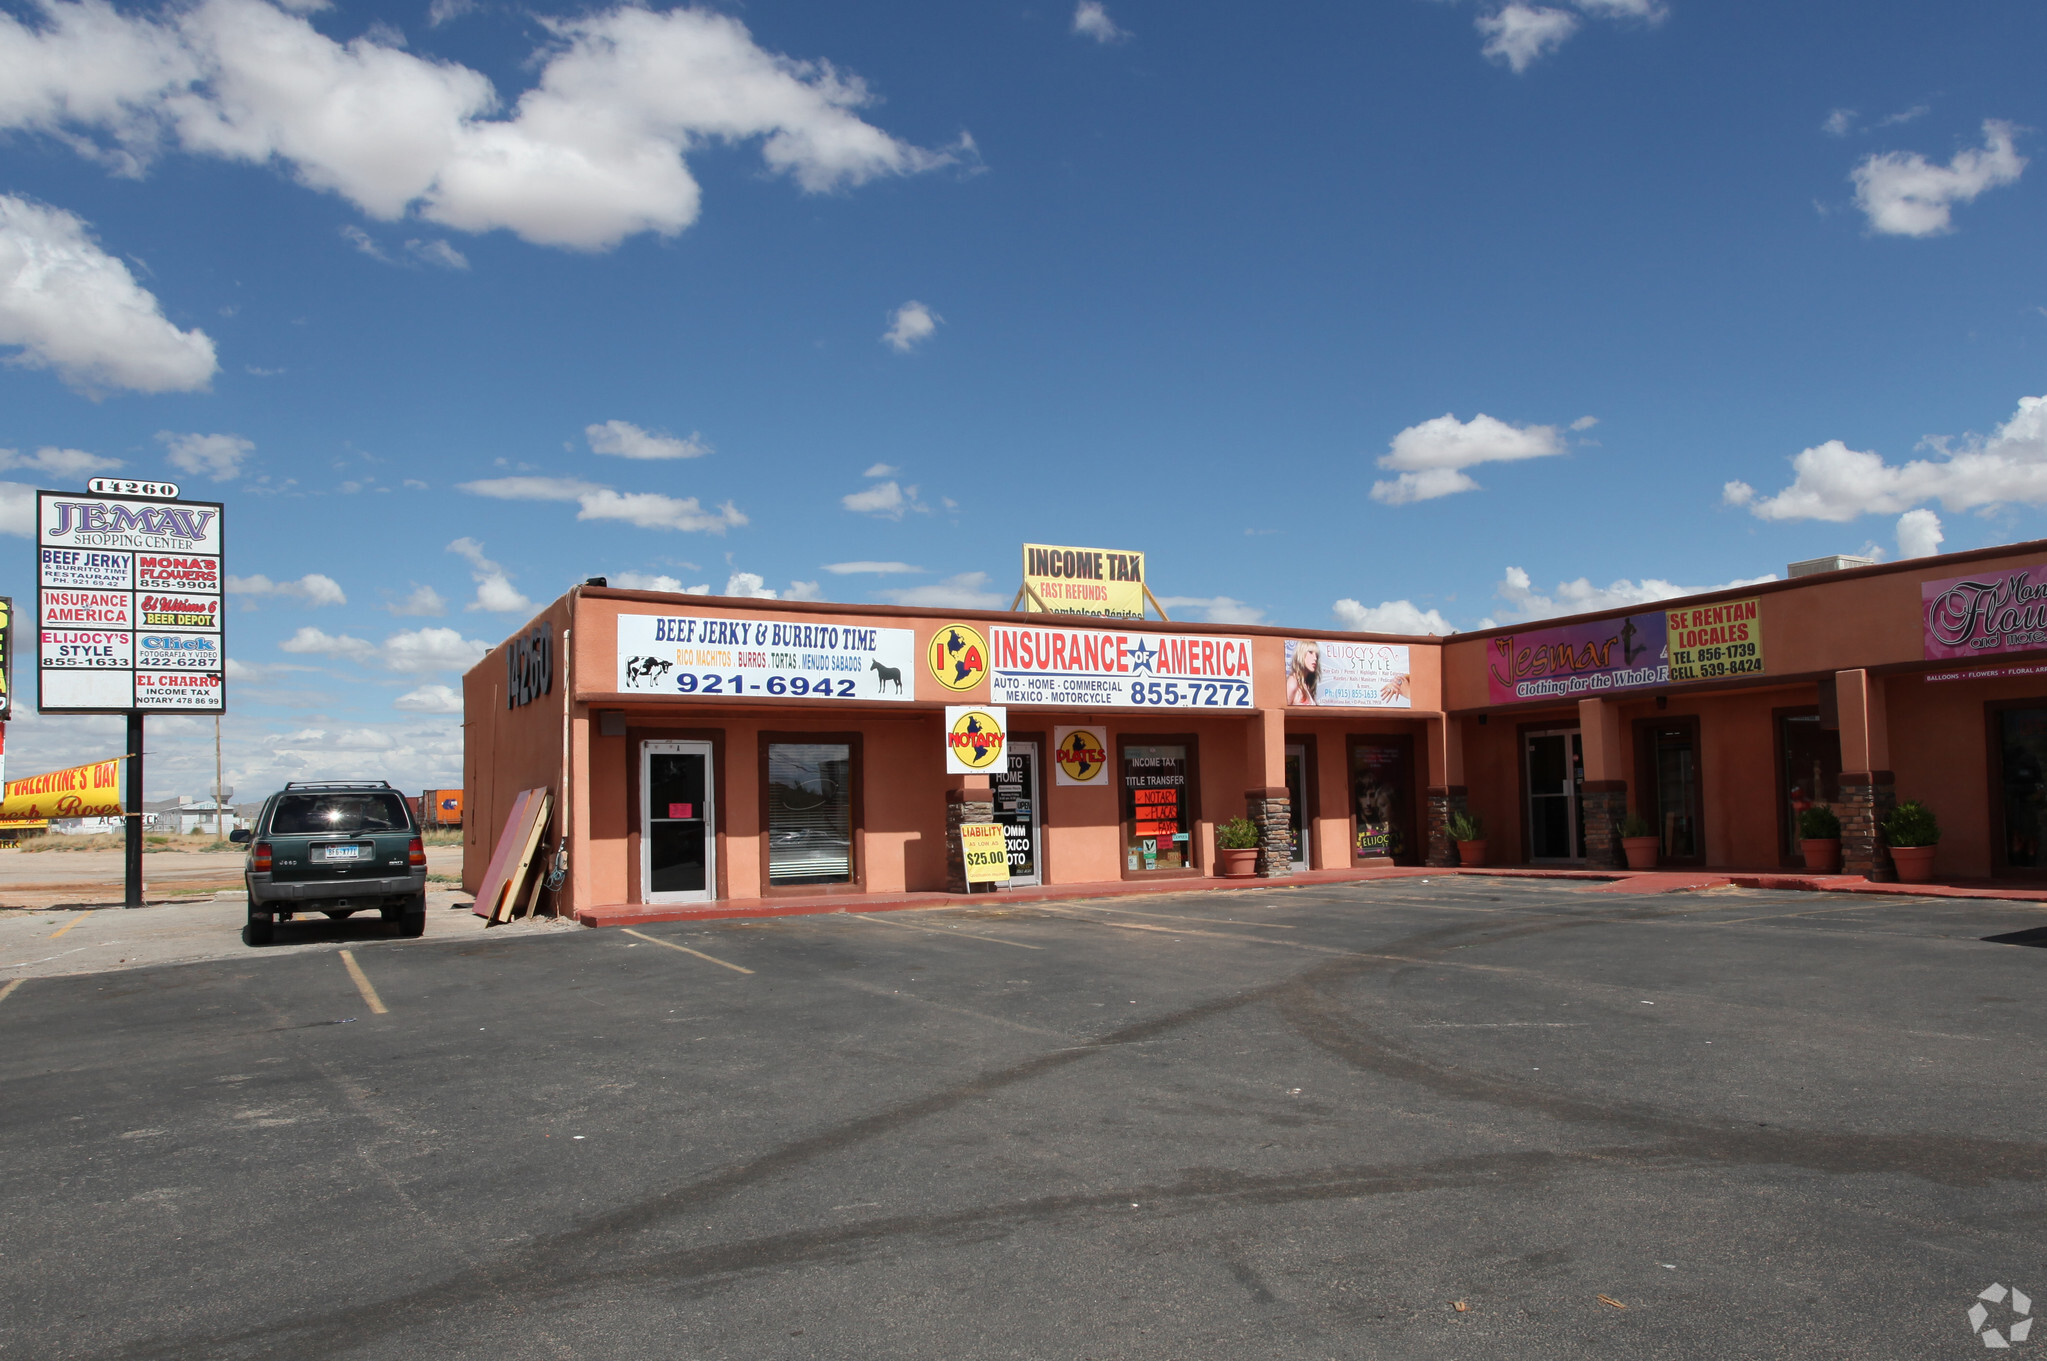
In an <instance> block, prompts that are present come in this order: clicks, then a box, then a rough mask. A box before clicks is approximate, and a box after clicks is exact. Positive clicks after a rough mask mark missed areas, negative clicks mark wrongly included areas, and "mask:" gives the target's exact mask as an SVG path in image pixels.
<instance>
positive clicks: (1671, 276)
mask: <svg viewBox="0 0 2047 1361" xmlns="http://www.w3.org/2000/svg"><path fill="white" fill-rule="evenodd" d="M0 17H4V22H0V354H4V355H6V356H7V357H8V358H9V360H10V362H9V363H8V364H6V365H5V366H4V367H0V449H4V450H8V451H11V452H9V453H7V454H6V455H5V456H4V457H0V463H4V464H5V465H6V466H5V467H4V468H0V478H5V479H9V480H8V481H7V482H5V483H0V531H4V532H6V533H10V534H15V535H18V536H22V537H17V538H15V539H14V540H12V541H13V542H15V543H16V544H17V545H18V548H17V550H15V551H13V552H11V553H9V552H6V551H0V591H6V592H9V593H11V594H13V595H14V596H15V597H17V598H18V599H25V598H27V597H29V596H30V595H31V594H32V577H31V574H30V568H31V550H30V547H29V542H28V540H27V538H26V537H25V536H26V534H27V532H28V527H29V516H28V512H27V510H26V508H25V503H24V500H23V490H22V489H25V488H32V487H35V486H38V485H41V486H52V487H75V486H77V485H79V482H80V479H81V478H82V477H84V476H86V475H89V474H90V473H91V472H93V471H96V470H101V469H104V470H108V471H113V470H116V469H117V465H118V471H121V472H123V473H125V474H129V475H138V476H169V477H175V478H176V479H177V480H178V481H180V482H181V483H182V484H183V485H184V486H185V488H186V489H187V491H186V494H187V495H188V496H194V497H207V498H217V499H220V500H223V501H225V502H226V503H227V505H228V508H229V515H230V519H229V521H228V524H229V530H228V533H229V542H230V558H229V564H228V565H229V570H230V572H231V573H232V574H233V575H234V576H236V577H238V578H241V579H242V580H241V582H240V585H241V586H242V588H243V589H241V590H240V591H239V592H237V593H236V594H235V595H234V597H233V598H234V601H235V607H234V609H233V611H232V613H231V615H230V653H231V655H232V658H233V664H234V667H235V678H234V680H233V682H232V684H231V686H230V703H231V705H232V709H233V712H232V714H231V715H230V717H229V719H228V720H227V724H226V727H227V747H228V760H229V766H230V779H231V781H232V782H234V783H236V784H237V785H238V787H239V788H240V789H241V790H242V791H243V792H244V793H255V792H260V791H262V790H264V789H267V788H270V787H274V785H275V784H276V783H277V782H278V781H279V780H281V779H284V778H288V777H291V776H294V775H300V774H336V775H338V774H354V775H384V776H387V777H389V778H391V779H393V780H394V781H397V782H400V783H403V784H406V785H423V784H430V783H455V782H458V781H459V752H460V731H459V716H458V715H456V714H454V713H452V712H450V710H451V708H452V707H453V704H452V700H453V693H452V689H451V688H452V687H455V686H457V684H458V677H459V674H460V671H461V670H462V669H463V667H464V666H466V665H467V664H468V663H469V661H470V660H472V659H473V658H474V656H476V655H477V654H478V653H479V652H480V651H481V649H482V647H483V646H484V645H485V644H490V643H495V642H496V641H498V640H500V639H501V638H503V637H504V636H506V635H507V634H508V633H510V632H511V631H512V630H513V629H515V628H516V627H517V626H518V625H519V624H520V623H521V622H522V621H523V620H524V618H525V617H526V615H527V613H528V611H529V609H530V605H529V603H528V602H533V603H534V604H537V603H540V602H544V601H546V600H548V599H551V598H553V597H554V596H555V595H557V594H559V593H560V592H561V591H562V590H563V589H565V588H566V587H567V586H568V585H569V584H570V583H572V582H574V581H578V580H581V579H582V578H584V577H586V576H593V575H605V576H609V577H610V578H611V579H612V580H613V581H615V582H617V581H634V582H649V583H652V582H656V581H661V580H663V579H665V581H666V584H669V585H671V586H674V587H682V588H692V587H707V588H709V589H710V590H712V591H714V592H724V591H727V590H750V589H760V590H773V591H776V592H779V593H782V594H784V595H787V594H791V593H794V594H797V595H799V596H802V595H808V596H814V597H816V598H823V599H832V600H856V601H857V600H866V601H885V600H902V601H909V602H927V603H940V604H958V605H984V604H991V603H1006V602H1007V600H1008V598H1009V595H1010V593H1011V592H1012V591H1013V589H1014V584H1015V577H1016V570H1017V546H1018V544H1020V543H1021V542H1023V541H1025V540H1038V541H1052V542H1068V543H1086V544H1096V545H1102V546H1108V547H1129V548H1139V549H1143V550H1145V551H1146V552H1147V553H1149V555H1150V563H1151V575H1152V578H1153V582H1154V586H1155V589H1157V590H1158V591H1159V592H1160V593H1161V594H1162V595H1164V596H1166V597H1167V598H1168V599H1169V601H1171V602H1173V604H1172V608H1173V609H1174V612H1175V615H1176V617H1180V616H1181V615H1184V616H1185V617H1189V618H1197V619H1198V618H1213V619H1218V620H1258V621H1262V622H1268V623H1280V624H1289V625H1298V626H1299V627H1301V628H1302V629H1304V630H1309V631H1312V630H1315V629H1318V628H1326V627H1331V626H1336V625H1344V626H1354V627H1357V626H1362V627H1375V626H1376V627H1414V628H1420V627H1428V628H1449V627H1473V626H1476V625H1478V624H1480V623H1482V622H1485V621H1497V622H1506V621H1508V620H1511V619H1519V618H1528V617H1534V616H1537V615H1540V614H1543V613H1553V612H1559V611H1564V610H1570V609H1579V608H1591V607H1596V606H1600V605H1606V604H1612V603H1619V602H1623V601H1633V600H1642V599H1651V598H1655V597H1657V596H1659V595H1667V594H1670V593H1673V592H1674V591H1676V590H1678V589H1680V588H1690V589H1696V588H1701V587H1707V586H1715V585H1721V584H1724V583H1728V582H1734V581H1742V580H1748V579H1754V578H1758V577H1762V576H1765V575H1768V574H1770V573H1773V572H1781V571H1782V569H1783V564H1784V563H1785V562H1787V561H1790V560H1793V559H1797V558H1803V557H1811V556H1817V555H1819V554H1823V553H1830V552H1857V551H1864V550H1872V551H1881V552H1882V553H1884V554H1885V555H1887V556H1890V557H1897V556H1899V555H1901V554H1912V553H1918V552H1925V551H1928V550H1930V549H1932V548H1933V547H1934V546H1935V545H1936V544H1938V546H1939V547H1940V548H1941V549H1942V550H1944V551H1951V550H1955V549H1963V548H1971V547H1977V546H1981V545H1984V544H1991V543H1999V542H2005V541H2009V540H2013V539H2021V538H2032V537H2039V536H2041V535H2042V534H2043V533H2047V529H2043V525H2042V520H2041V515H2040V507H2041V506H2042V505H2043V504H2047V403H2039V404H2037V405H2035V404H2029V403H2033V402H2034V400H2035V399H2038V398H2039V397H2040V396H2041V394H2043V393H2047V375H2043V373H2042V371H2041V363H2040V359H2041V356H2042V354H2043V352H2047V351H2043V347H2047V281H2043V279H2042V273H2043V269H2042V263H2041V260H2042V250H2041V232H2040V228H2041V224H2042V222H2043V213H2042V197H2041V181H2042V177H2043V175H2047V169H2042V168H2041V167H2038V166H2029V165H2028V162H2029V161H2036V160H2038V159H2039V157H2040V155H2041V153H2042V150H2043V147H2047V133H2043V132H2042V131H2040V130H2041V129H2047V112H2043V110H2042V109H2041V107H2040V105H2041V102H2042V95H2041V83H2040V81H2039V79H2038V75H2037V57H2036V55H2035V54H2037V52H2038V51H2040V50H2041V47H2042V39H2043V38H2047V16H2043V15H2042V14H2041V13H2040V11H2039V10H2038V9H2037V8H2036V7H2030V6H2025V5H2020V4H2009V3H2006V4H1972V5H1962V6H1937V7H1936V6H1926V5H1906V4H1887V3H1868V2H1867V0H1864V2H1863V3H1856V4H1847V3H1838V4H1830V3H1810V4H1803V5H1796V6H1782V5H1777V6H1768V5H1706V4H1701V3H1697V0H1555V3H1553V4H1539V3H1533V0H1516V2H1515V3H1507V4H1501V3H1500V2H1499V0H1483V3H1456V2H1454V0H1371V3H1365V4H1357V5H1349V6H1303V7H1280V8H1277V9H1274V10H1270V11H1265V10H1246V9H1245V8H1244V7H1242V6H1222V5H1209V4H1190V3H1179V4H1173V5H1163V4H1156V3H1143V2H1141V0H1108V2H1107V3H1106V5H1103V4H1092V3H1083V4H1081V5H1079V6H1078V7H1077V8H1076V7H1074V6H1072V5H1070V4H1055V5H1039V6H1036V7H1030V6H1007V7H991V6H960V5H952V4H936V3H932V4H907V3H905V4H888V3H874V4H867V5H859V6H847V5H818V4H801V5H797V4H771V3H759V4H753V5H747V6H729V7H723V8H700V9H689V8H676V9H650V10H638V9H619V8H604V7H592V8H587V9H584V8H558V9H525V8H513V7H507V6H502V5H497V4H492V3H488V0H466V2H465V0H432V3H431V4H425V3H420V4H398V5H361V4H345V5H335V6H329V7H326V8H319V7H316V6H308V5H304V4H300V5H298V6H296V7H289V8H286V7H279V6H276V5H273V4H269V3H266V2H265V0H202V2H201V3H198V4H182V5H173V6H168V7H163V8H146V7H138V6H128V5H121V6H107V5H93V4H87V5H79V4H72V3H65V2H64V0H57V2H56V3H50V4H47V5H43V6H32V5H26V4H22V3H20V2H19V0H12V3H9V0H0ZM1481 418H1483V419H1481ZM9 564H11V565H9ZM834 568H837V569H839V570H834ZM875 568H889V569H891V570H871V569H875ZM911 569H914V570H911ZM23 641H24V643H25V642H26V639H24V640H23ZM17 655H18V656H22V657H26V656H28V655H29V653H28V650H27V648H26V647H25V646H18V647H17ZM25 674H26V673H25ZM211 726H212V725H211V724H210V723H209V722H199V721H192V720H156V723H155V728H154V731H155V732H156V734H157V736H156V738H155V739H154V740H153V741H152V743H151V748H152V754H153V756H154V758H155V761H156V765H155V766H154V768H153V770H154V774H153V776H152V779H151V794H152V796H157V795H162V794H168V793H172V792H187V793H194V794H196V793H199V792H201V790H202V789H203V787H204V785H205V783H206V781H207V780H208V779H209V778H210V765H211V758H212V752H211V746H212V743H211ZM12 727H13V731H12V732H10V734H9V737H10V746H11V747H12V748H13V750H12V751H11V752H10V753H9V755H10V756H11V757H12V758H13V759H12V761H11V762H10V772H11V773H18V774H26V773H29V772H31V771H33V770H38V769H44V768H47V767H48V766H50V765H54V764H60V763H65V762H69V761H71V760H74V759H80V760H82V759H87V758H90V757H94V756H98V755H102V754H104V753H105V752H106V751H108V750H111V749H112V745H113V743H114V742H115V741H116V740H117V739H116V738H115V736H114V726H113V725H110V723H109V721H106V720H90V719H77V718H50V719H36V718H35V717H34V716H33V715H28V714H25V715H23V717H22V718H21V719H20V720H18V721H17V722H16V723H15V724H13V725H12Z"/></svg>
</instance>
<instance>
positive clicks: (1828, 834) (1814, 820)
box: [1798, 803, 1841, 841]
mask: <svg viewBox="0 0 2047 1361" xmlns="http://www.w3.org/2000/svg"><path fill="white" fill-rule="evenodd" d="M1798 834H1799V835H1800V836H1801V837H1803V838H1805V839H1806V840H1807V841H1838V840H1840V839H1841V819H1839V818H1837V817H1835V816H1834V810H1833V809H1831V808H1829V807H1827V806H1826V805H1825V804H1823V803H1816V804H1814V805H1813V806H1812V807H1810V808H1808V809H1806V810H1805V811H1804V812H1802V813H1800V814H1799V815H1798Z"/></svg>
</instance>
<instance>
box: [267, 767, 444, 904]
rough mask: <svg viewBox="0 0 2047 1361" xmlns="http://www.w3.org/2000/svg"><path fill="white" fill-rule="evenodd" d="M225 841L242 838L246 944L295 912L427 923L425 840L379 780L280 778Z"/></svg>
mask: <svg viewBox="0 0 2047 1361" xmlns="http://www.w3.org/2000/svg"><path fill="white" fill-rule="evenodd" d="M232 839H233V840H236V841H244V842H248V843H249V858H248V861H247V863H246V864H245V866H244V867H243V870H242V879H243V881H244V882H245V883H247V884H248V886H249V930H248V942H249V944H251V945H268V944H269V943H270V939H271V936H272V934H273V933H274V931H275V930H276V923H277V922H280V921H290V920H291V919H292V914H293V913H295V912H324V913H326V914H327V915H328V916H330V917H333V918H336V919H340V918H345V917H349V916H352V915H354V914H355V913H357V912H365V911H368V910H369V909H370V908H376V909H377V910H378V911H379V912H381V913H383V916H384V920H385V921H387V922H396V923H398V928H399V930H398V933H399V934H400V935H402V936H417V935H422V934H424V933H425V931H426V847H425V846H424V845H422V844H421V842H420V836H419V828H417V827H416V826H414V825H413V821H412V811H411V810H410V809H409V808H407V807H406V806H405V799H404V797H403V796H402V795H400V794H399V793H398V791H397V790H395V789H393V788H392V787H391V786H390V785H388V784H385V783H384V782H383V781H382V780H377V781H374V782H366V781H351V782H344V781H321V782H318V783H292V784H288V785H286V786H285V787H284V788H283V789H282V790H280V791H279V792H277V793H275V794H272V795H271V796H270V798H269V799H268V800H267V801H266V802H265V803H264V804H263V811H262V812H261V813H259V814H257V815H256V825H255V826H254V827H253V828H249V829H243V830H238V831H236V832H235V833H234V836H233V838H232Z"/></svg>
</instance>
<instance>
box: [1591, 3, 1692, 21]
mask: <svg viewBox="0 0 2047 1361" xmlns="http://www.w3.org/2000/svg"><path fill="white" fill-rule="evenodd" d="M1572 3H1573V4H1575V5H1577V6H1578V8H1579V9H1582V10H1584V11H1585V12H1586V13H1587V14H1591V15H1595V16H1597V17H1598V18H1601V19H1644V20H1647V21H1648V22H1649V23H1652V24H1660V23H1662V22H1663V21H1664V20H1665V19H1667V18H1669V17H1670V11H1669V10H1667V9H1665V8H1664V7H1663V5H1662V3H1661V0H1572Z"/></svg>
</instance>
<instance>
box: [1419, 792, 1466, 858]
mask: <svg viewBox="0 0 2047 1361" xmlns="http://www.w3.org/2000/svg"><path fill="white" fill-rule="evenodd" d="M1470 811H1471V796H1470V793H1469V791H1468V790H1467V789H1466V788H1465V787H1464V786H1463V785H1461V784H1432V785H1430V786H1429V808H1428V816H1427V820H1428V831H1427V833H1426V836H1425V839H1426V840H1427V842H1428V848H1429V852H1428V855H1427V857H1426V858H1425V859H1424V860H1423V862H1422V863H1424V864H1427V865H1433V866H1435V867H1437V868H1438V869H1448V868H1450V867H1452V866H1454V865H1456V864H1457V838H1455V837H1453V836H1451V835H1450V819H1451V818H1453V817H1455V816H1457V814H1459V813H1468V812H1470Z"/></svg>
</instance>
